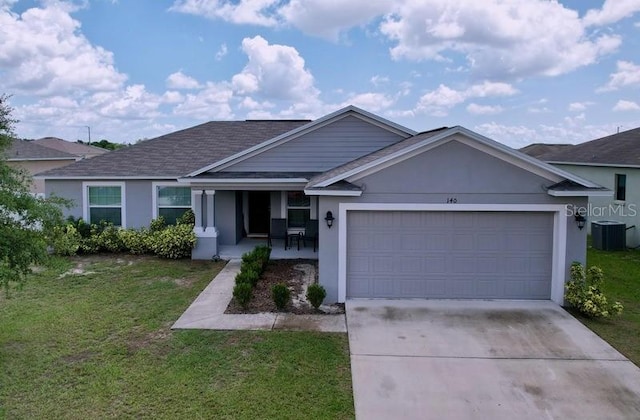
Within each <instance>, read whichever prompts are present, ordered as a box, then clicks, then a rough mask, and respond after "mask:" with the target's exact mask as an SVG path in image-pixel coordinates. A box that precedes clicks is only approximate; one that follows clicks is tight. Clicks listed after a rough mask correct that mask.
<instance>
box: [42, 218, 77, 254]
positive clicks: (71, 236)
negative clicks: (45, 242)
mask: <svg viewBox="0 0 640 420" xmlns="http://www.w3.org/2000/svg"><path fill="white" fill-rule="evenodd" d="M81 241H82V236H80V233H79V232H78V230H77V229H76V228H75V227H74V225H73V224H72V223H69V224H67V225H65V226H55V227H54V228H53V233H52V237H51V240H50V245H51V247H52V248H53V253H54V254H56V255H76V254H77V253H78V250H80V242H81Z"/></svg>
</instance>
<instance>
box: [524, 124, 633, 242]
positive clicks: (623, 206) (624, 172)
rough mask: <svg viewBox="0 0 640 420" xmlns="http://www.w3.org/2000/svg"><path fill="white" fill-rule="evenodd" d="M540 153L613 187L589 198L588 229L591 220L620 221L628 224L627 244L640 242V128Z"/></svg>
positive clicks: (547, 160)
mask: <svg viewBox="0 0 640 420" xmlns="http://www.w3.org/2000/svg"><path fill="white" fill-rule="evenodd" d="M527 147H529V146H527ZM521 151H524V150H523V149H521ZM537 157H538V159H540V160H543V161H545V162H547V163H550V164H552V165H554V166H556V167H558V168H561V169H563V170H565V171H569V172H571V173H574V174H576V175H578V176H580V177H582V178H585V179H588V180H590V181H592V182H595V183H597V184H599V185H602V186H604V187H606V188H608V189H610V190H613V192H614V194H613V195H610V196H600V197H593V198H592V199H591V200H590V201H589V206H588V208H587V209H585V211H586V217H587V226H588V231H589V232H591V222H592V221H599V220H614V221H621V222H624V223H626V225H627V228H629V229H628V230H627V246H630V247H636V246H638V245H640V208H639V207H638V206H639V204H640V128H635V129H633V130H628V131H623V132H621V133H617V134H613V135H610V136H607V137H602V138H599V139H596V140H592V141H588V142H585V143H581V144H577V145H575V146H571V147H569V148H566V149H565V148H563V149H560V150H558V149H555V150H551V151H548V152H546V153H544V154H542V155H539V156H537Z"/></svg>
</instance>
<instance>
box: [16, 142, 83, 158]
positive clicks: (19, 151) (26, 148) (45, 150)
mask: <svg viewBox="0 0 640 420" xmlns="http://www.w3.org/2000/svg"><path fill="white" fill-rule="evenodd" d="M5 156H6V157H7V159H8V160H74V159H77V158H79V156H76V155H73V154H71V153H67V152H64V151H60V150H56V149H52V148H50V147H45V146H41V145H39V144H36V143H35V142H33V141H28V140H18V139H13V140H12V141H11V147H9V149H7V151H6V152H5Z"/></svg>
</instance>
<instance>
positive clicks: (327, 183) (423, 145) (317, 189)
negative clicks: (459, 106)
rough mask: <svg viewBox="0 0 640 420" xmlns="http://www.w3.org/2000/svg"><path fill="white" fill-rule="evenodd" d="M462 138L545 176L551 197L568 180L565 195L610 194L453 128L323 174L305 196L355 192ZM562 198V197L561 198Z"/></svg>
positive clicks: (587, 182) (385, 150)
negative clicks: (341, 186) (344, 189)
mask: <svg viewBox="0 0 640 420" xmlns="http://www.w3.org/2000/svg"><path fill="white" fill-rule="evenodd" d="M459 134H462V135H463V136H464V137H466V138H468V139H471V141H472V142H473V144H474V145H475V146H477V147H481V148H483V149H484V150H485V152H487V153H490V154H492V155H494V156H495V157H497V158H500V159H503V160H510V161H511V162H512V163H515V164H518V165H520V166H522V167H523V168H525V169H527V170H529V171H531V172H534V173H537V174H539V175H541V176H544V177H546V178H548V179H549V180H552V181H555V182H556V183H557V184H554V185H553V186H552V187H551V188H550V191H549V194H551V195H556V194H555V190H554V187H555V186H556V185H557V186H561V185H564V184H561V183H562V181H564V180H568V181H571V182H572V183H573V184H575V185H576V186H578V187H579V188H574V189H572V190H571V191H565V190H563V193H562V195H569V194H580V195H585V194H584V193H585V192H588V193H594V194H599V193H607V194H608V193H609V190H607V189H606V188H603V187H601V186H600V185H598V184H595V183H593V182H591V181H588V180H586V179H583V178H580V177H578V176H576V175H574V174H571V173H569V172H566V171H563V170H561V169H559V168H557V167H554V166H552V165H549V164H546V163H544V162H541V161H539V160H537V159H535V158H532V157H530V156H528V155H526V154H524V153H521V152H519V151H517V150H514V149H511V148H510V147H508V146H505V145H503V144H502V143H498V142H496V141H494V140H491V139H489V138H487V137H484V136H481V135H480V134H478V133H475V132H473V131H470V130H467V129H466V128H464V127H460V126H456V127H452V128H446V127H445V128H439V129H436V130H432V131H427V132H423V133H420V134H417V135H415V136H413V137H410V138H408V139H405V140H402V141H400V142H398V143H395V144H393V145H391V146H388V147H385V148H383V149H380V150H378V151H376V152H373V153H371V154H369V155H367V156H363V157H361V158H359V159H356V160H354V161H352V162H349V163H347V164H345V165H342V166H339V167H337V168H334V169H332V170H330V171H327V172H325V173H323V174H320V175H317V176H315V177H314V178H312V179H311V180H310V181H309V183H308V184H307V186H306V187H305V192H307V193H309V194H321V193H322V191H323V190H325V189H326V188H329V187H332V188H333V189H335V184H336V183H338V182H343V181H346V182H348V183H349V189H350V190H352V187H351V185H352V184H351V182H352V181H353V180H357V179H359V178H360V177H362V176H365V175H367V174H370V173H373V172H375V171H377V170H380V169H384V168H385V167H387V166H389V165H391V164H394V163H396V162H398V161H402V160H404V159H408V158H410V157H412V156H414V155H415V154H416V153H420V152H421V151H426V150H429V149H430V148H433V147H437V146H439V145H441V144H444V143H445V142H447V141H451V140H453V139H454V138H456V139H458V140H459V139H461V138H460V136H456V135H459ZM558 195H559V194H558Z"/></svg>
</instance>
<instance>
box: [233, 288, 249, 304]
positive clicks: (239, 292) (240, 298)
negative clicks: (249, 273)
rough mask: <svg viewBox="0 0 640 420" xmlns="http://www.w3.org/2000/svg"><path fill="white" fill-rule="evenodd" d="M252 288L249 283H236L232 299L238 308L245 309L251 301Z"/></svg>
mask: <svg viewBox="0 0 640 420" xmlns="http://www.w3.org/2000/svg"><path fill="white" fill-rule="evenodd" d="M252 290H253V288H252V287H251V285H250V284H249V283H236V285H235V287H234V288H233V298H234V299H235V300H236V302H238V304H239V305H240V306H242V307H243V308H246V307H247V305H248V304H249V302H250V301H251V292H252Z"/></svg>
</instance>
